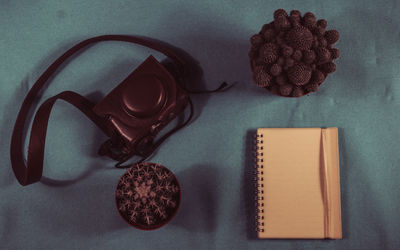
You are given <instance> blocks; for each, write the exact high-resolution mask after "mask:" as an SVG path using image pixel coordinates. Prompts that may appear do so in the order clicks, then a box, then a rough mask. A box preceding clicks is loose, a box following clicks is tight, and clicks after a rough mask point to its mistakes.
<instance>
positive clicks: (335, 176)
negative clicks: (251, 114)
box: [257, 128, 342, 239]
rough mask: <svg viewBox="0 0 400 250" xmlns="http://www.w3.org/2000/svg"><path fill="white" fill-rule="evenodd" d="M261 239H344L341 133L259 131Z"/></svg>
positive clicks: (317, 129)
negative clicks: (340, 173) (340, 165)
mask: <svg viewBox="0 0 400 250" xmlns="http://www.w3.org/2000/svg"><path fill="white" fill-rule="evenodd" d="M257 141H258V143H257V155H258V156H257V166H258V169H257V170H258V176H257V177H258V178H257V179H258V181H257V184H258V205H259V209H258V229H259V230H258V237H259V238H333V239H339V238H341V237H342V228H341V215H340V181H339V155H338V134H337V128H327V129H321V128H260V129H258V130H257Z"/></svg>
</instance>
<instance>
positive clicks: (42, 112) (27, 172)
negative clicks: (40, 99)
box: [10, 35, 185, 186]
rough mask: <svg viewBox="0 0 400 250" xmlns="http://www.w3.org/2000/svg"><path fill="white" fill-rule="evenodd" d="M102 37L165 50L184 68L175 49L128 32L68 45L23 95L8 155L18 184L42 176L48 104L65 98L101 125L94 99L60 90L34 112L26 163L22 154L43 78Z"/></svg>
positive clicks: (49, 110)
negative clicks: (28, 121)
mask: <svg viewBox="0 0 400 250" xmlns="http://www.w3.org/2000/svg"><path fill="white" fill-rule="evenodd" d="M101 41H123V42H130V43H135V44H140V45H143V46H146V47H149V48H152V49H154V50H157V51H159V52H161V53H163V54H165V55H166V56H168V57H170V58H171V59H173V60H174V61H175V62H176V63H177V64H179V65H180V67H181V69H182V71H184V69H185V63H184V61H183V60H182V59H181V58H180V57H179V56H177V55H176V54H175V53H173V52H172V51H171V50H169V49H167V48H166V47H164V46H161V45H159V44H156V43H154V42H150V41H149V40H146V39H144V38H140V37H136V36H129V35H104V36H98V37H93V38H90V39H87V40H84V41H82V42H80V43H78V44H76V45H75V46H73V47H72V48H70V49H69V50H68V51H66V52H65V53H64V54H63V55H61V56H60V57H59V58H58V59H57V60H56V61H55V62H54V63H52V64H51V65H50V66H49V68H48V69H47V70H46V71H45V72H44V73H43V74H42V75H41V76H40V77H39V79H38V80H37V81H36V82H35V84H34V85H33V87H32V88H31V89H30V90H29V92H28V94H27V95H26V97H25V99H24V102H23V103H22V106H21V109H20V110H19V112H18V116H17V120H16V122H15V125H14V130H13V134H12V137H11V147H10V156H11V165H12V168H13V171H14V174H15V176H16V178H17V180H18V181H19V183H20V184H21V185H23V186H25V185H29V184H32V183H34V182H37V181H39V180H40V178H41V176H42V172H43V157H44V148H45V140H46V130H47V123H48V119H49V116H50V112H51V108H52V107H53V104H54V103H55V101H56V100H58V99H62V100H64V101H67V102H69V103H71V104H73V105H74V106H75V107H77V108H78V109H80V110H81V111H82V112H83V113H85V114H86V115H87V116H88V117H89V118H90V119H91V120H92V121H93V122H94V123H96V124H97V125H98V126H99V127H100V128H102V129H103V124H102V120H101V119H100V118H99V117H97V116H96V115H95V114H94V113H93V112H92V110H91V109H92V107H93V105H94V104H93V103H91V102H90V101H88V100H87V99H86V98H84V97H83V96H80V95H79V94H77V93H74V92H71V91H66V92H62V93H60V94H58V95H56V96H54V97H52V98H50V99H48V100H47V101H45V102H44V103H43V104H42V105H41V107H40V108H39V110H38V112H37V113H36V115H35V118H34V122H33V125H32V131H31V137H30V141H29V148H28V157H27V162H26V164H25V161H24V156H23V146H24V145H23V131H24V126H25V122H26V119H27V116H28V113H29V110H30V108H31V106H32V104H33V102H34V100H35V98H36V96H37V94H38V92H39V91H40V90H41V88H42V87H43V86H44V84H45V83H46V81H47V80H48V79H49V78H50V77H51V75H52V74H53V73H55V71H56V70H57V68H58V67H59V66H60V65H61V64H62V63H63V62H65V60H67V59H68V58H69V57H70V56H72V55H73V54H74V53H76V52H77V51H79V50H80V49H82V48H84V47H86V46H88V45H89V44H93V43H97V42H101ZM182 73H183V72H182ZM103 130H104V129H103Z"/></svg>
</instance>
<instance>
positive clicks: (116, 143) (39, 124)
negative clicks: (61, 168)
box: [10, 35, 193, 186]
mask: <svg viewBox="0 0 400 250" xmlns="http://www.w3.org/2000/svg"><path fill="white" fill-rule="evenodd" d="M101 41H124V42H130V43H136V44H140V45H143V46H146V47H149V48H152V49H154V50H157V51H159V52H161V53H163V54H165V55H166V56H167V57H168V58H170V59H172V63H173V67H172V68H174V72H170V71H168V70H167V69H166V67H164V66H163V65H162V64H161V63H159V62H158V61H157V60H156V59H155V58H154V57H153V56H149V57H148V58H147V59H146V60H145V61H144V62H143V63H142V64H141V65H140V66H139V67H138V68H136V69H135V70H134V71H133V72H132V73H131V74H130V75H129V76H128V77H127V78H126V79H125V80H124V81H123V82H122V83H120V84H119V85H118V86H117V87H116V88H114V89H113V90H112V91H111V92H110V93H109V94H108V95H107V96H106V97H104V99H103V100H101V101H100V102H99V103H97V104H94V103H92V102H91V101H89V100H87V99H86V98H85V97H83V96H81V95H79V94H77V93H75V92H72V91H65V92H62V93H60V94H58V95H56V96H54V97H51V98H49V99H48V100H46V101H45V102H44V103H43V104H42V105H41V106H40V108H39V109H38V111H37V112H36V114H35V117H34V121H33V125H32V130H31V136H30V141H29V148H28V155H27V161H26V163H25V161H24V156H23V141H24V140H23V139H24V138H23V131H24V125H25V122H26V120H27V118H28V113H29V111H30V108H31V106H32V104H33V102H34V100H35V98H36V96H37V94H38V92H39V91H40V89H41V88H42V87H43V85H44V84H45V83H46V81H47V80H48V79H49V78H50V77H51V75H52V74H53V73H55V72H56V70H57V68H58V67H59V66H60V65H61V64H62V63H63V62H64V61H65V60H67V59H68V58H69V57H70V56H72V55H73V54H74V53H76V52H77V51H78V50H80V49H82V48H83V47H85V46H87V45H90V44H93V43H96V42H101ZM184 72H185V62H184V61H183V60H182V59H181V58H180V57H179V56H177V55H176V54H175V53H174V52H173V51H172V50H170V49H169V48H167V47H165V46H164V45H161V44H159V43H157V42H153V41H150V40H148V39H144V38H141V37H136V36H129V35H104V36H98V37H94V38H90V39H87V40H85V41H83V42H80V43H78V44H76V45H75V46H73V47H72V48H71V49H69V50H68V51H67V52H65V53H64V54H63V55H62V56H60V57H59V58H58V59H57V60H56V61H55V62H54V63H53V64H52V65H50V67H49V68H48V69H47V70H46V71H45V72H44V73H43V74H42V75H41V76H40V77H39V79H38V80H37V82H36V83H35V84H34V85H33V87H32V88H31V89H30V91H29V92H28V94H27V96H26V97H25V100H24V102H23V104H22V106H21V109H20V111H19V113H18V117H17V120H16V123H15V126H14V130H13V134H12V138H11V150H10V154H11V164H12V168H13V170H14V174H15V176H16V177H17V179H18V181H19V183H20V184H21V185H24V186H25V185H29V184H32V183H34V182H37V181H39V180H40V178H41V176H42V170H43V157H44V147H45V138H46V129H47V123H48V119H49V116H50V112H51V109H52V106H53V104H54V103H55V101H56V100H58V99H61V100H64V101H66V102H69V103H71V104H73V105H74V106H75V107H77V108H78V109H80V110H81V111H82V112H83V113H84V114H85V115H86V116H88V118H90V119H91V120H92V121H93V122H94V123H95V124H96V125H97V126H98V127H99V128H100V129H102V131H103V132H104V133H105V134H106V135H107V136H109V139H108V140H107V141H106V142H105V143H103V144H102V145H101V147H100V149H99V154H100V155H107V156H109V157H111V158H113V159H115V160H117V161H118V164H117V166H120V164H121V163H123V162H125V161H126V160H128V159H129V158H130V157H132V156H133V155H138V156H141V157H142V159H145V158H146V157H148V156H149V155H150V154H151V153H152V152H153V151H154V150H155V149H156V148H157V146H159V145H160V144H161V143H162V142H163V141H164V140H165V139H166V138H167V137H168V136H170V135H171V134H172V133H174V132H175V131H176V130H178V129H180V128H182V127H183V126H185V125H186V124H187V122H188V121H189V120H190V118H191V117H192V113H193V107H192V104H191V101H190V98H189V96H188V94H187V91H185V90H184V89H183V88H182V87H181V82H182V79H183V77H184ZM188 104H190V107H191V113H190V116H189V118H188V119H187V120H186V121H185V122H183V123H181V124H178V125H177V127H175V128H174V129H172V130H171V131H169V132H168V133H166V134H165V135H163V136H162V137H161V138H160V139H158V140H157V141H156V142H155V141H154V138H155V137H156V135H157V134H158V133H159V132H160V130H161V129H163V128H164V127H165V126H166V125H167V124H168V123H169V122H170V121H171V120H173V119H174V118H175V117H176V116H177V115H179V114H180V113H182V112H183V111H184V109H185V108H186V107H187V105H188Z"/></svg>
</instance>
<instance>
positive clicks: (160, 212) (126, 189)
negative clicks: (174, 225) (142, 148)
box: [115, 162, 181, 230]
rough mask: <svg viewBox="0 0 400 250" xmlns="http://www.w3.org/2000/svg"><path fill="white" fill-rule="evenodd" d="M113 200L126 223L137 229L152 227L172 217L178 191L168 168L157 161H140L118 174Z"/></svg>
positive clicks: (178, 202) (175, 207)
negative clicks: (122, 173)
mask: <svg viewBox="0 0 400 250" xmlns="http://www.w3.org/2000/svg"><path fill="white" fill-rule="evenodd" d="M115 199H116V203H117V208H118V211H119V213H120V215H121V216H122V218H123V219H124V220H125V221H126V222H128V223H129V224H130V225H132V226H134V227H136V228H138V229H142V230H153V229H157V228H160V227H162V226H164V225H165V224H167V223H168V222H169V221H170V220H171V219H172V218H173V217H174V216H175V214H176V212H177V211H178V208H179V205H180V201H181V191H180V186H179V183H178V180H177V179H176V177H175V175H174V174H173V173H172V172H171V171H170V170H168V169H167V168H166V167H164V166H162V165H160V164H156V163H151V162H143V163H138V164H134V165H133V166H132V167H131V168H129V169H128V170H127V171H126V172H125V174H124V175H122V176H121V177H120V179H119V182H118V185H117V189H116V192H115Z"/></svg>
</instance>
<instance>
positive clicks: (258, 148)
mask: <svg viewBox="0 0 400 250" xmlns="http://www.w3.org/2000/svg"><path fill="white" fill-rule="evenodd" d="M263 139H264V138H263V135H262V134H256V135H255V138H254V156H255V157H254V161H255V165H254V184H255V189H256V195H255V206H256V214H257V215H256V231H257V232H264V215H263V214H264V196H263V194H264V191H263V189H262V188H263V187H264V184H263V183H262V182H263V180H264V165H263V164H264V160H263V158H262V157H261V156H263V152H262V150H263V148H264V147H263Z"/></svg>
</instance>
